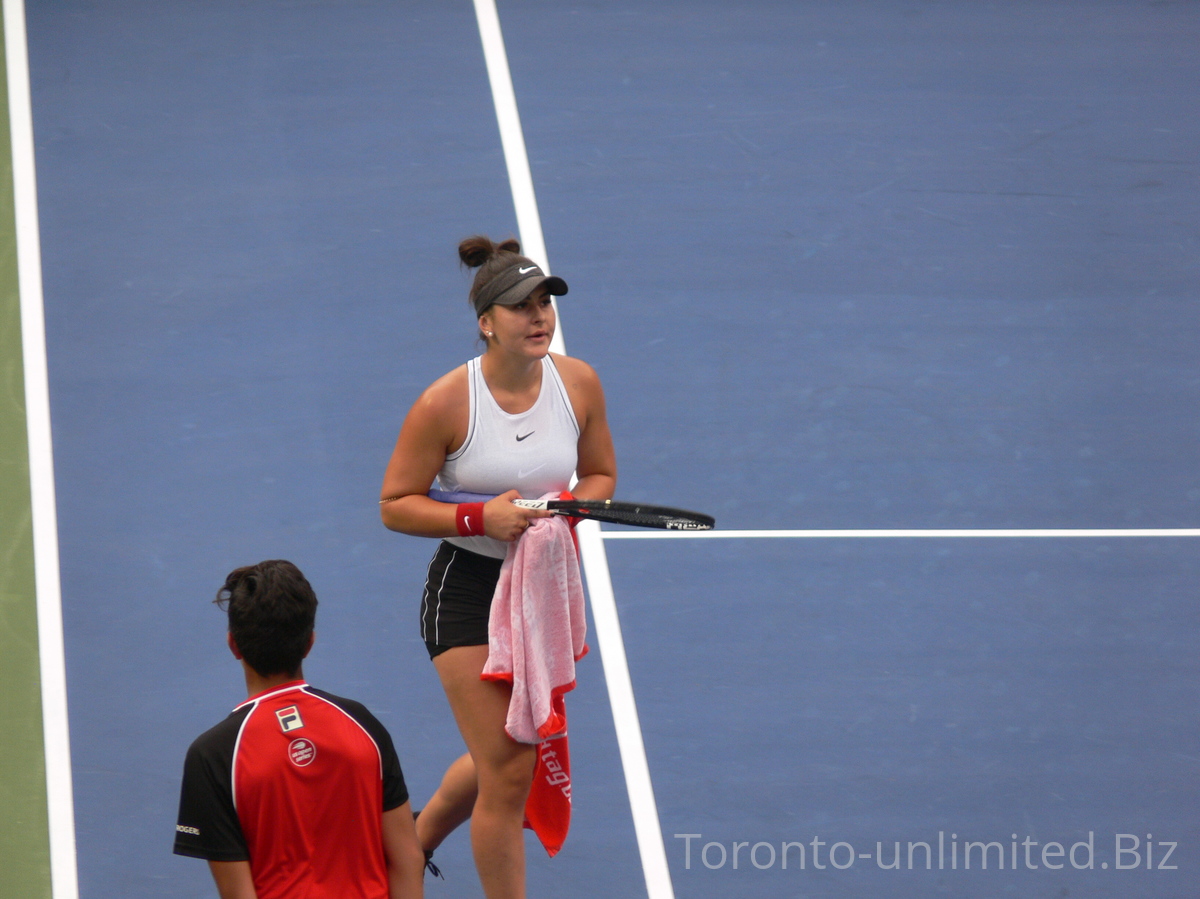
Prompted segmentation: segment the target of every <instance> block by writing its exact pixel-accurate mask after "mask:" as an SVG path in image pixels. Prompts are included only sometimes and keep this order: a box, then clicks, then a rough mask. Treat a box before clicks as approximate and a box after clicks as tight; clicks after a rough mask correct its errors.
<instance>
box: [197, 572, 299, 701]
mask: <svg viewBox="0 0 1200 899" xmlns="http://www.w3.org/2000/svg"><path fill="white" fill-rule="evenodd" d="M213 602H215V603H216V604H217V605H218V606H219V607H220V608H221V609H223V610H224V611H226V612H227V613H228V615H229V633H230V634H231V635H232V636H233V642H234V643H236V644H237V648H238V651H239V652H240V653H241V654H242V658H244V659H245V660H246V664H247V665H249V666H250V667H251V668H253V669H254V670H255V671H256V672H258V674H259V675H261V676H262V677H269V676H271V675H273V674H290V675H294V674H297V673H298V672H299V671H300V663H301V662H302V661H304V654H305V652H306V651H307V650H308V639H309V636H310V635H311V634H312V632H313V625H314V624H315V623H316V619H317V595H316V594H315V593H314V592H313V588H312V587H311V586H310V585H309V583H308V581H307V580H306V579H305V577H304V575H303V574H301V573H300V569H299V568H297V567H296V566H295V565H293V564H292V563H291V562H286V561H283V560H282V559H275V560H268V561H266V562H259V563H258V564H257V565H247V566H246V567H244V568H238V569H236V570H234V571H231V572H230V573H229V576H228V577H226V578H225V586H223V587H222V588H221V589H220V590H218V591H217V598H216V599H215V600H213Z"/></svg>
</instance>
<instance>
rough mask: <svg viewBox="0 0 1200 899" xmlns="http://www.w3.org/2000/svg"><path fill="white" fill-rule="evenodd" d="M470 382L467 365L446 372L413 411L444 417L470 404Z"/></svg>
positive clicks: (422, 394)
mask: <svg viewBox="0 0 1200 899" xmlns="http://www.w3.org/2000/svg"><path fill="white" fill-rule="evenodd" d="M469 391H470V388H469V382H468V374H467V366H466V365H465V364H463V365H460V366H458V367H457V368H455V369H453V370H451V371H448V372H446V374H444V375H442V376H441V377H440V378H438V379H437V380H436V381H434V382H433V383H432V384H430V385H429V386H428V387H426V388H425V389H424V390H423V391H422V392H421V395H420V396H419V397H417V401H416V402H415V403H414V404H413V411H415V412H417V411H419V412H426V413H428V414H430V415H433V416H443V415H446V414H447V413H448V412H450V411H452V410H454V409H457V408H459V407H461V406H463V405H465V404H466V403H467V402H468V397H469V395H470V394H469Z"/></svg>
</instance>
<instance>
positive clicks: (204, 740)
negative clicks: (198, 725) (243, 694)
mask: <svg viewBox="0 0 1200 899" xmlns="http://www.w3.org/2000/svg"><path fill="white" fill-rule="evenodd" d="M252 711H253V706H252V705H249V704H247V705H241V706H238V707H237V708H236V709H234V710H233V711H232V712H230V713H229V714H228V715H227V716H225V718H223V719H222V720H221V721H219V722H217V723H216V724H214V725H213V726H212V727H210V728H209V729H208V730H206V731H205V732H204V733H202V734H200V736H198V737H196V739H194V740H193V741H192V744H191V746H190V747H188V755H199V756H213V755H227V754H229V753H231V752H232V751H233V748H234V744H236V743H237V737H238V733H239V732H240V731H241V728H242V724H243V723H244V722H245V720H246V716H248V715H249V714H250V713H251V712H252Z"/></svg>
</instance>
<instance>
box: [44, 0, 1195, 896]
mask: <svg viewBox="0 0 1200 899" xmlns="http://www.w3.org/2000/svg"><path fill="white" fill-rule="evenodd" d="M498 13H499V20H500V25H501V27H502V29H503V38H504V46H505V48H506V51H507V62H508V65H509V67H510V69H511V79H512V87H513V91H514V94H515V98H516V103H517V108H518V110H519V115H520V126H521V129H522V134H523V138H524V145H525V150H526V152H527V159H528V166H529V172H530V175H531V178H532V187H533V190H534V192H535V194H536V205H535V207H534V208H535V209H536V212H537V214H538V216H539V221H540V229H541V232H542V235H544V243H545V252H546V255H547V257H548V263H549V265H550V267H551V268H552V269H553V271H554V273H555V274H559V275H561V276H562V277H564V278H565V279H566V280H567V281H568V283H569V284H570V287H571V289H570V294H569V295H568V296H566V297H564V298H562V300H561V301H560V303H559V311H560V316H561V319H560V321H561V329H562V335H563V337H564V339H565V343H566V347H567V351H568V352H569V353H571V354H572V355H577V356H580V357H581V358H583V359H585V360H587V361H588V362H590V363H591V364H592V365H593V366H594V367H595V368H596V370H597V371H598V372H599V374H600V376H601V378H602V379H603V381H604V384H605V389H606V394H607V399H608V407H609V417H610V421H611V424H612V427H613V435H614V439H615V442H616V448H617V453H618V461H619V464H620V481H619V485H618V491H617V492H618V498H629V499H640V500H644V501H647V502H656V503H663V504H670V505H676V506H682V507H685V508H695V509H699V510H702V511H706V512H709V513H711V514H713V515H715V516H716V518H717V524H718V528H719V529H721V530H719V531H718V532H717V533H716V534H715V535H714V536H709V537H690V538H689V537H685V538H663V537H660V536H653V535H648V534H647V533H646V532H632V531H627V530H613V529H609V530H608V531H607V532H605V536H604V537H603V539H601V537H599V536H597V537H595V539H594V544H593V545H594V547H595V548H596V549H598V550H599V551H600V559H601V560H602V561H603V564H604V567H603V570H601V569H600V567H599V566H600V562H597V561H595V559H593V561H592V562H591V563H590V564H589V565H588V571H587V576H588V586H589V592H590V594H591V598H592V600H593V604H595V603H596V601H597V598H598V596H597V590H598V584H599V583H600V581H598V580H597V579H598V578H600V577H601V575H603V576H604V578H607V579H608V582H609V583H611V609H612V610H613V611H615V612H616V613H617V614H618V615H619V623H620V631H619V636H620V642H619V644H618V643H615V642H613V637H614V632H613V631H612V630H611V629H609V630H608V631H606V630H605V628H606V627H608V626H610V625H609V622H608V619H607V618H602V619H601V620H600V621H596V622H594V623H595V624H596V625H598V630H597V628H593V630H592V638H591V642H592V646H593V649H594V650H597V651H595V652H593V653H592V655H591V656H589V657H588V658H587V659H585V660H584V661H583V662H582V663H581V668H580V671H579V687H578V689H577V690H576V691H575V692H574V693H573V694H571V696H570V697H569V699H568V711H569V714H570V721H571V755H572V761H573V775H574V797H575V800H574V812H573V815H574V817H573V824H572V830H571V836H570V839H569V840H568V842H567V845H566V847H565V848H564V849H563V851H562V853H561V854H560V855H559V856H558V857H556V858H555V859H553V860H548V859H546V858H545V857H544V855H543V854H541V852H540V850H539V849H538V848H537V847H536V844H534V843H532V842H531V843H529V844H528V845H529V861H530V894H531V895H559V896H571V897H576V896H578V897H614V896H639V895H647V896H649V897H650V899H665V897H669V896H672V895H673V896H678V897H680V899H708V897H714V899H715V897H729V896H753V897H762V899H769V897H798V896H804V897H821V899H826V897H828V899H835V897H836V899H841V897H863V896H884V895H886V896H890V897H896V899H909V897H912V899H916V897H929V896H947V897H962V899H966V897H976V896H989V897H995V896H1010V895H1011V896H1021V897H1035V896H1046V897H1061V896H1067V895H1072V896H1087V897H1089V899H1104V897H1114V899H1115V897H1120V899H1132V897H1147V899H1183V897H1191V896H1195V895H1196V893H1197V891H1198V890H1200V850H1198V847H1197V844H1196V836H1197V834H1198V833H1200V811H1198V809H1200V725H1198V723H1197V716H1196V709H1197V707H1198V704H1200V618H1198V615H1197V603H1196V584H1197V581H1198V575H1200V542H1198V538H1197V532H1196V531H1195V529H1196V528H1197V527H1198V526H1200V450H1198V448H1200V350H1198V349H1197V347H1200V305H1198V304H1200V238H1198V235H1200V155H1198V148H1200V55H1198V54H1197V52H1196V48H1197V46H1200V7H1197V6H1196V5H1195V4H1187V3H1168V2H1136V3H1131V2H1115V0H1114V2H1103V0H1097V2H1083V0H1078V2H1076V0H1072V2H1066V3H1037V2H1017V3H1006V4H999V5H990V4H953V3H940V2H926V0H915V2H902V0H871V2H866V3H860V4H839V3H832V2H811V3H810V2H804V3H790V2H770V0H755V2H749V3H744V4H729V3H722V2H711V0H693V2H686V3H685V2H681V0H663V2H658V3H654V4H649V3H639V2H633V0H611V2H605V3H599V2H579V3H575V2H572V3H555V2H545V0H499V3H498ZM26 15H27V19H28V22H27V27H28V40H29V54H30V76H31V86H32V104H33V121H34V132H35V144H36V155H37V176H38V200H39V206H38V208H39V214H40V223H41V241H42V267H43V278H44V296H45V316H46V323H47V346H48V367H49V378H50V400H51V411H52V421H53V433H54V455H55V486H56V490H57V496H58V518H59V551H60V553H61V560H62V563H61V574H62V594H63V597H62V602H63V618H64V630H65V634H64V639H65V650H66V676H67V685H68V693H67V701H68V706H69V711H70V728H71V745H70V748H71V775H72V779H73V788H74V815H75V838H76V841H77V855H76V857H77V863H78V881H79V895H80V896H82V897H85V899H92V897H95V899H100V897H108V896H122V897H127V899H162V897H180V899H191V897H197V899H198V897H210V896H214V895H215V891H214V889H213V887H212V884H211V879H210V877H209V874H208V871H207V868H206V866H204V865H203V864H201V863H198V862H194V861H191V860H187V859H182V858H178V857H174V856H172V854H171V843H172V839H173V828H174V824H175V813H176V802H177V798H178V788H179V778H180V773H181V765H182V760H183V754H184V752H185V751H186V748H187V745H188V743H189V742H190V741H191V739H192V738H193V737H195V736H196V735H197V734H198V733H200V732H201V731H202V730H204V729H206V728H207V727H208V726H210V725H211V724H212V723H214V722H215V721H217V720H218V719H219V718H220V717H222V716H223V715H224V714H225V713H226V712H227V711H228V710H229V709H230V708H231V707H232V706H233V705H234V704H235V703H236V702H238V701H239V700H240V699H242V698H243V686H242V682H241V674H240V671H239V670H238V668H237V666H236V665H235V664H234V662H233V661H232V659H231V658H230V657H229V656H228V654H227V652H226V650H225V648H224V642H223V641H224V619H223V617H222V615H221V614H220V613H219V612H218V611H217V610H216V609H214V608H213V607H212V606H211V604H210V602H209V600H210V599H211V598H212V597H213V596H214V595H215V592H216V589H217V587H218V586H220V584H221V582H222V580H223V578H224V575H225V573H226V572H228V571H229V570H230V569H232V568H233V567H235V566H238V565H242V564H247V563H250V562H255V561H258V560H260V559H264V558H287V559H290V560H292V561H294V562H295V563H296V564H297V565H298V566H299V567H300V568H301V569H302V570H303V571H304V572H305V574H306V575H308V577H309V579H310V580H311V581H312V584H313V586H314V588H315V589H316V592H317V594H318V596H319V597H320V600H321V610H320V613H319V616H318V642H317V647H316V649H315V650H314V653H313V655H312V657H311V659H310V660H309V662H307V663H306V667H305V673H306V675H307V677H308V679H309V680H310V681H311V682H313V683H314V684H315V685H317V686H320V687H322V688H324V689H328V690H330V691H332V692H335V693H340V694H343V695H348V696H352V697H355V698H357V699H360V700H361V701H363V702H364V703H365V704H367V705H368V706H369V707H370V708H371V709H372V710H373V711H375V712H376V714H377V715H378V716H379V717H380V718H381V720H382V721H383V722H384V723H385V724H386V725H387V726H388V728H389V729H390V731H391V732H392V734H393V736H394V738H395V740H396V744H397V748H398V750H399V753H400V756H401V760H402V762H403V764H404V769H405V774H406V777H407V780H408V783H409V786H410V789H411V791H412V793H413V801H414V807H418V806H419V805H420V803H421V802H422V801H424V800H425V799H426V798H427V797H428V796H429V795H430V793H431V792H432V791H433V789H434V788H435V787H436V784H437V781H438V779H439V778H440V777H441V774H442V773H443V771H444V768H445V765H446V764H447V763H448V762H449V761H450V760H451V759H452V758H453V757H455V756H456V755H458V754H459V753H460V752H461V751H462V750H461V739H460V737H459V735H458V733H457V731H456V729H455V727H454V724H453V721H452V719H451V717H450V715H449V713H448V709H447V706H446V701H445V698H444V696H443V694H442V690H441V687H440V685H439V683H438V681H437V678H436V676H435V673H434V671H433V669H432V667H431V666H430V664H429V662H428V659H427V656H426V653H425V649H424V646H423V644H422V642H421V640H420V637H419V634H418V630H417V614H418V602H419V594H420V589H421V584H422V583H423V578H424V572H425V565H426V563H427V561H428V557H429V555H430V554H431V553H432V550H433V546H432V543H430V542H428V541H422V540H419V539H416V538H409V537H403V536H400V535H397V534H393V533H389V532H388V531H386V530H385V529H384V528H383V527H382V525H381V524H380V521H379V517H378V511H377V505H376V501H377V499H378V495H379V484H380V480H381V478H382V474H383V467H384V465H385V463H386V461H387V458H388V455H389V453H390V451H391V448H392V445H393V443H394V441H395V438H396V433H397V430H398V428H399V425H400V422H401V420H402V418H403V416H404V414H405V412H406V411H407V409H408V407H409V405H410V404H411V403H412V401H413V400H414V399H415V398H416V396H417V394H418V393H419V392H420V391H421V390H422V389H423V388H424V387H425V386H426V385H427V384H428V383H429V382H431V381H432V380H433V379H434V378H435V377H437V376H439V375H440V374H442V373H443V372H445V371H447V370H449V369H450V368H452V367H453V366H455V365H457V364H459V363H461V362H463V361H465V360H466V359H467V358H469V357H471V356H473V355H475V354H476V352H477V348H476V347H475V345H474V343H473V340H474V336H475V330H474V322H473V320H472V317H471V311H470V309H469V307H468V306H467V304H466V302H465V300H466V293H467V288H468V278H467V275H466V274H465V273H463V272H462V271H460V270H459V269H458V268H457V259H456V256H455V247H456V245H457V242H458V241H459V240H460V239H461V238H463V237H465V236H467V235H468V234H471V233H477V232H478V233H486V234H491V235H494V236H497V237H504V236H508V235H518V236H520V237H521V238H522V239H523V240H524V241H525V244H526V246H527V247H528V246H529V243H530V236H529V235H528V234H527V233H524V231H523V229H522V222H520V221H519V218H518V216H519V213H518V211H517V209H518V205H519V203H520V202H521V196H520V195H519V190H518V192H517V194H518V195H517V196H516V198H515V197H514V187H513V181H512V179H511V178H510V169H509V165H510V164H511V163H512V161H513V160H512V154H511V148H510V147H506V146H505V145H504V144H502V141H501V133H500V130H499V129H498V118H497V109H496V106H495V104H494V102H493V93H492V90H493V88H492V82H491V80H490V79H489V71H488V68H487V66H486V64H485V56H484V51H483V47H482V44H481V31H480V25H479V23H478V21H477V18H476V13H475V10H474V9H473V7H472V5H471V3H469V2H467V0H456V2H435V0H406V2H403V3H397V2H384V0H353V2H352V0H339V2H333V0H331V2H304V0H237V2H234V0H210V2H205V3H184V2H178V0H157V2H147V0H114V2H107V3H103V4H96V3H91V2H85V0H44V2H43V0H39V2H29V3H27V9H26ZM506 150H507V151H508V152H507V153H506ZM998 529H1000V530H1003V531H1004V532H1005V533H1004V535H997V534H995V533H994V531H996V530H998ZM721 531H736V532H738V534H737V535H728V534H725V535H722V534H721ZM831 532H833V533H831ZM601 586H602V585H601ZM600 599H601V600H603V599H604V597H600ZM608 608H609V607H608V606H605V605H603V604H600V605H595V609H596V611H597V615H598V616H599V615H607V614H608ZM602 635H607V636H604V637H603V639H601V637H602ZM626 676H627V677H628V684H629V685H630V686H631V695H632V697H633V699H634V700H635V701H636V717H631V716H630V714H629V711H630V710H629V709H628V708H626V707H624V706H622V705H621V704H620V702H619V695H617V700H614V698H613V697H614V695H616V694H614V693H612V692H611V688H613V687H614V685H615V686H616V687H617V688H619V687H620V685H621V683H622V682H623V681H622V678H624V677H626ZM618 694H619V690H618ZM614 702H616V705H614ZM631 738H636V739H635V743H637V744H639V745H635V746H633V750H637V752H640V753H641V755H640V757H631V756H630V755H629V754H628V753H630V752H631V751H633V750H631V748H630V746H631V744H630V743H629V742H628V740H629V739H631ZM635 756H636V752H635ZM639 758H640V763H641V764H643V765H644V771H645V773H646V774H647V775H648V784H647V783H643V782H642V781H641V780H639V779H638V778H637V770H638V769H637V765H638V763H639ZM631 765H632V766H633V767H632V768H631ZM631 771H632V772H633V773H632V779H629V778H630V777H631ZM650 787H652V793H651V792H650V789H649V788H650ZM651 825H653V826H652V827H651V830H652V831H653V832H652V833H651V832H650V831H648V830H647V828H648V827H650V826H651ZM437 861H438V863H439V865H440V866H441V867H442V869H443V871H444V872H445V874H446V881H445V882H444V883H443V882H442V881H427V883H426V892H427V895H429V896H434V897H436V896H459V897H469V896H479V895H481V893H480V890H479V886H478V881H477V879H476V876H475V872H474V868H473V864H472V861H471V854H470V847H469V841H468V839H467V835H466V833H465V831H464V832H461V833H459V834H456V835H455V836H454V837H452V838H451V840H450V841H449V842H448V843H447V844H446V845H444V846H443V847H441V848H440V849H439V850H438V853H437Z"/></svg>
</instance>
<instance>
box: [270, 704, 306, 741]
mask: <svg viewBox="0 0 1200 899" xmlns="http://www.w3.org/2000/svg"><path fill="white" fill-rule="evenodd" d="M275 717H276V718H278V719H279V729H280V730H282V731H283V732H284V733H285V734H290V733H291V732H292V731H294V730H299V729H300V728H302V727H304V719H303V718H301V717H300V710H299V709H298V708H296V707H295V706H294V705H289V706H288V707H287V708H286V709H278V710H277V711H276V712H275Z"/></svg>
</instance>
